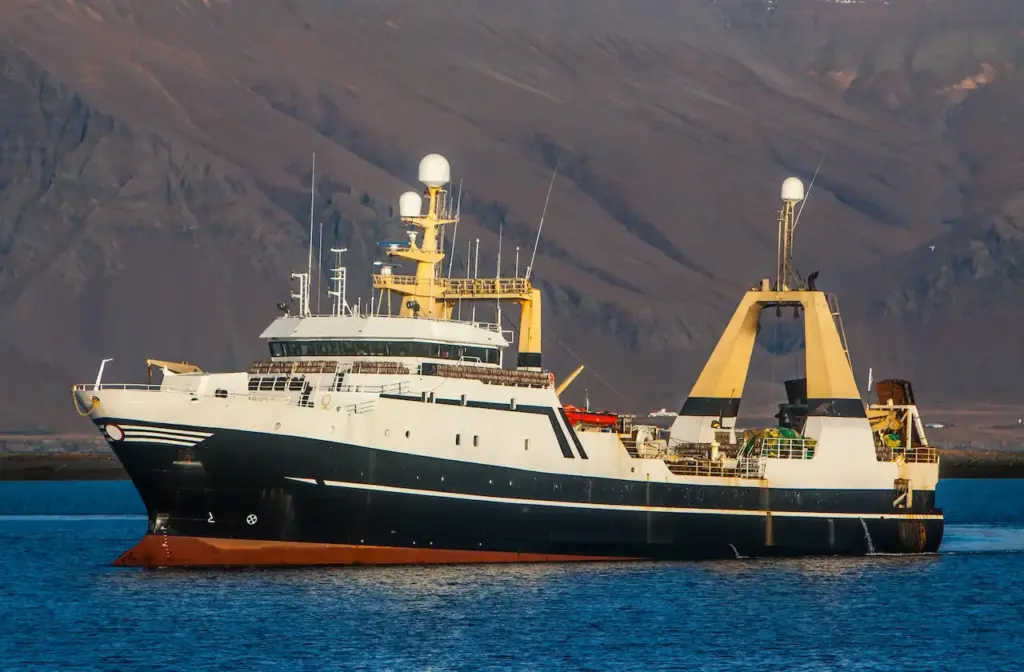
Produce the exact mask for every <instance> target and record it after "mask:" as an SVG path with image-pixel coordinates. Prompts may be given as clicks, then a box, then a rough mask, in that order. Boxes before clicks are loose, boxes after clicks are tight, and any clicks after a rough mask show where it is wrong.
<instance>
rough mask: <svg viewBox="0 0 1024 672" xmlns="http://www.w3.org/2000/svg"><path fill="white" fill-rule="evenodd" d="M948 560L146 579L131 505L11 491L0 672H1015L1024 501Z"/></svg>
mask: <svg viewBox="0 0 1024 672" xmlns="http://www.w3.org/2000/svg"><path fill="white" fill-rule="evenodd" d="M939 497H940V504H941V506H943V508H944V509H945V511H946V514H947V523H948V524H947V529H946V537H945V540H944V542H943V546H942V548H941V550H940V552H939V553H938V554H935V555H930V556H914V557H911V556H871V557H867V558H825V559H820V558H819V559H808V560H735V561H723V562H699V563H620V564H570V565H515V566H479V567H466V566H463V567H428V568H418V567H403V568H373V567H364V568H333V569H291V570H262V571H257V570H234V571H181V570H167V571H147V570H140V569H127V568H115V567H112V566H110V562H111V560H113V559H114V558H115V557H116V556H117V555H118V554H119V553H120V552H121V551H123V550H125V549H126V548H128V547H129V546H131V545H132V544H134V543H135V542H136V541H137V540H138V538H139V537H140V536H141V535H142V534H143V532H144V530H145V527H146V522H145V518H144V515H143V509H142V505H141V503H140V502H139V499H138V497H137V496H136V494H135V492H134V490H133V489H132V486H131V484H130V483H127V482H113V483H105V482H91V483H74V482H72V483H68V482H64V483H0V670H3V671H5V672H6V671H13V670H134V669H146V670H207V669H211V670H212V669H239V670H435V671H439V670H474V671H475V670H545V671H546V670H645V671H646V670H684V669H686V670H688V669H700V670H719V669H720V670H901V671H902V670H1009V669H1024V481H1010V480H1007V481H955V480H951V481H945V482H943V483H942V484H941V486H940V492H939Z"/></svg>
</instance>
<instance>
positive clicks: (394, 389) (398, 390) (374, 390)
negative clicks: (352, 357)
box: [317, 382, 412, 394]
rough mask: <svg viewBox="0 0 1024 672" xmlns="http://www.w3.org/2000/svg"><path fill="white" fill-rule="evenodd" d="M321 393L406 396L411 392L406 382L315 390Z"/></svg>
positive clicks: (410, 387)
mask: <svg viewBox="0 0 1024 672" xmlns="http://www.w3.org/2000/svg"><path fill="white" fill-rule="evenodd" d="M317 391H318V392H319V391H323V392H358V393H367V394H406V393H408V392H411V391H412V384H411V383H406V382H398V383H387V384H384V385H338V386H336V387H332V388H325V389H322V390H321V388H317Z"/></svg>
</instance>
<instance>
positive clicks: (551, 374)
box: [548, 371, 555, 387]
mask: <svg viewBox="0 0 1024 672" xmlns="http://www.w3.org/2000/svg"><path fill="white" fill-rule="evenodd" d="M548 385H550V386H551V387H554V386H555V372H554V371H548Z"/></svg>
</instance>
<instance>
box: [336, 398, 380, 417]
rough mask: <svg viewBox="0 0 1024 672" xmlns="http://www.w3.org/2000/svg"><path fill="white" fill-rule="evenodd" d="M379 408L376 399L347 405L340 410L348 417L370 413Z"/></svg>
mask: <svg viewBox="0 0 1024 672" xmlns="http://www.w3.org/2000/svg"><path fill="white" fill-rule="evenodd" d="M376 406H377V401H376V400H375V399H370V400H368V401H360V402H359V403H356V404H345V405H344V406H342V407H341V408H340V409H339V410H342V411H344V412H345V413H347V414H348V415H359V414H360V413H369V412H370V411H372V410H373V409H374V408H375V407H376Z"/></svg>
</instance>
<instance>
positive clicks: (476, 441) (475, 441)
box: [473, 434, 480, 448]
mask: <svg viewBox="0 0 1024 672" xmlns="http://www.w3.org/2000/svg"><path fill="white" fill-rule="evenodd" d="M479 445H480V437H479V436H476V435H475V434H474V435H473V447H474V448H476V447H477V446H479Z"/></svg>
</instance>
